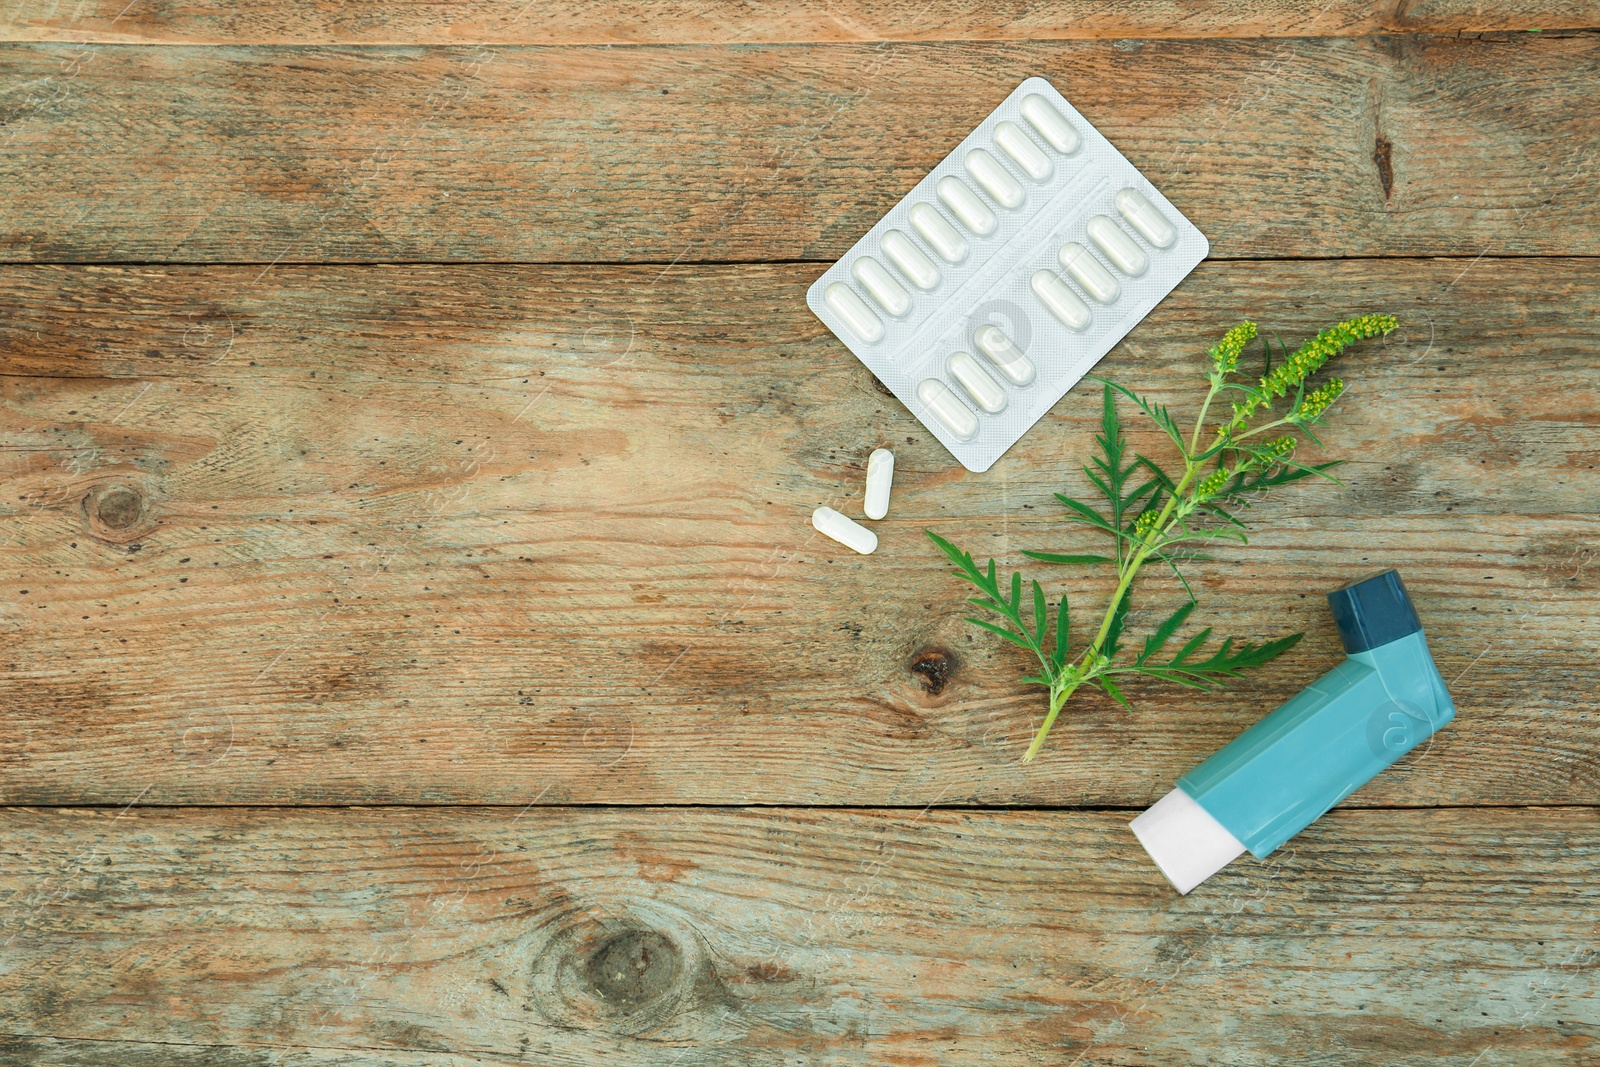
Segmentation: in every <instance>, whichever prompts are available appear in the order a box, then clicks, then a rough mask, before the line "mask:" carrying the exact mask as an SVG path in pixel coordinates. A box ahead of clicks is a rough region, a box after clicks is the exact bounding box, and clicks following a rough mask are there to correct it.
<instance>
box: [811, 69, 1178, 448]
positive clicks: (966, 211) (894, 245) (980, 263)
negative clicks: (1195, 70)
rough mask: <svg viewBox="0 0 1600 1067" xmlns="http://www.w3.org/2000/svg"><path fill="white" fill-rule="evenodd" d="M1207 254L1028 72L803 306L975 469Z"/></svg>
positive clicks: (1174, 213) (1140, 178)
mask: <svg viewBox="0 0 1600 1067" xmlns="http://www.w3.org/2000/svg"><path fill="white" fill-rule="evenodd" d="M1208 249H1209V245H1208V243H1207V242H1206V238H1205V235H1204V234H1202V233H1201V232H1200V231H1199V230H1198V229H1196V228H1195V226H1194V224H1193V223H1191V222H1190V221H1189V220H1188V219H1186V218H1184V217H1183V215H1182V214H1180V213H1179V212H1178V210H1177V208H1175V207H1173V206H1172V204H1171V203H1169V202H1168V201H1167V198H1166V197H1164V196H1162V195H1161V193H1160V192H1159V191H1158V190H1157V189H1156V187H1155V186H1153V185H1151V184H1150V182H1148V181H1146V180H1145V177H1144V175H1142V174H1140V173H1139V171H1138V170H1137V169H1136V168H1135V167H1134V166H1133V164H1131V163H1129V162H1128V161H1127V160H1126V159H1124V158H1123V156H1122V153H1120V152H1118V151H1117V150H1116V149H1115V148H1113V147H1112V146H1111V142H1110V141H1108V140H1106V139H1105V138H1104V137H1103V136H1101V134H1100V132H1099V131H1098V130H1096V129H1095V128H1094V127H1093V126H1091V125H1090V124H1089V122H1088V121H1087V120H1086V119H1085V118H1084V117H1083V116H1082V115H1080V114H1078V112H1077V111H1076V110H1075V109H1074V108H1073V107H1072V105H1071V104H1069V103H1067V101H1066V99H1065V98H1064V97H1062V95H1061V94H1060V93H1058V92H1056V90H1055V88H1054V87H1053V86H1052V85H1051V84H1050V83H1049V82H1047V81H1045V80H1044V79H1043V78H1029V79H1028V80H1027V81H1025V82H1023V83H1022V84H1021V85H1019V86H1018V87H1017V88H1016V89H1015V90H1014V91H1013V92H1012V93H1011V95H1010V96H1008V97H1006V99H1005V101H1004V102H1003V103H1001V104H1000V106H999V107H997V108H995V109H994V111H993V112H991V113H990V115H989V117H988V118H986V119H984V120H983V122H982V123H980V124H979V125H978V128H977V129H975V130H973V131H972V133H970V134H969V135H968V136H967V137H966V139H965V140H963V141H962V142H961V144H959V145H958V146H957V147H956V149H955V151H953V152H951V153H950V154H949V155H948V156H946V157H945V158H944V160H943V161H942V162H940V164H939V165H938V166H936V167H934V168H933V170H932V171H930V172H929V173H928V176H927V177H925V178H923V179H922V181H920V182H918V183H917V185H916V187H915V188H913V189H912V190H911V192H910V193H909V194H907V195H906V197H905V199H903V200H901V201H900V203H898V204H896V205H895V206H894V207H893V208H891V209H890V211H889V213H888V214H887V215H885V216H884V217H883V218H881V219H879V220H878V222H877V224H876V225H875V226H873V227H872V229H870V230H868V231H867V234H866V236H865V237H863V238H861V240H859V241H857V242H856V243H855V246H854V247H852V248H851V249H850V251H849V252H847V253H846V254H845V256H844V258H843V259H841V260H839V261H838V262H837V263H835V264H833V266H831V267H829V268H828V270H827V271H826V272H825V273H824V274H823V275H822V277H820V278H818V279H817V280H816V282H815V283H813V284H812V286H811V288H810V289H809V290H808V291H807V293H806V302H807V303H808V304H809V305H810V307H811V310H812V311H814V312H815V313H816V315H817V317H818V318H820V319H821V320H822V321H823V322H824V323H825V324H826V325H827V326H828V328H829V329H830V330H832V331H833V332H834V333H835V334H837V335H838V337H839V339H840V340H842V341H843V342H844V343H845V344H846V345H847V346H848V347H849V349H850V351H852V352H854V353H855V354H856V356H857V358H859V359H860V360H861V362H863V363H865V364H866V365H867V367H868V368H870V369H871V371H872V373H874V374H875V375H877V376H878V379H879V380H880V381H881V382H883V384H884V385H886V386H888V387H889V388H890V389H891V390H893V391H894V394H895V396H897V397H899V398H900V400H901V401H902V402H903V403H904V404H905V405H906V406H907V407H908V408H910V409H911V412H912V414H914V415H916V417H917V418H918V419H919V420H921V422H922V424H923V425H924V426H926V427H927V428H928V429H929V430H930V431H931V432H932V433H933V435H934V436H935V437H937V438H938V439H939V440H940V442H941V443H943V444H944V446H945V447H946V448H948V449H949V450H950V452H951V454H952V455H954V456H955V457H956V459H958V460H960V461H961V463H962V465H963V466H965V467H966V468H967V469H968V470H972V471H985V470H988V469H989V467H990V466H992V465H993V464H994V461H995V460H997V459H999V458H1000V456H1001V454H1002V453H1004V452H1005V450H1006V449H1008V448H1010V447H1011V446H1012V444H1014V443H1015V442H1016V440H1017V439H1018V438H1019V437H1021V436H1022V435H1023V434H1024V433H1026V432H1027V431H1028V428H1029V427H1030V426H1032V425H1033V424H1034V423H1035V422H1037V421H1038V420H1039V418H1040V417H1041V416H1042V415H1044V413H1045V412H1046V411H1048V410H1050V407H1051V405H1053V404H1054V403H1055V402H1056V401H1057V400H1059V399H1061V397H1062V395H1064V394H1065V393H1066V391H1067V390H1068V389H1070V388H1072V386H1073V385H1075V384H1076V383H1077V382H1078V380H1079V379H1080V378H1082V377H1083V376H1084V375H1085V374H1086V373H1088V371H1089V369H1090V368H1091V367H1093V366H1094V365H1095V364H1096V363H1097V362H1099V360H1100V358H1101V357H1102V356H1104V355H1105V354H1106V353H1107V352H1108V351H1110V349H1111V348H1112V346H1114V345H1115V344H1116V343H1117V342H1118V341H1120V340H1121V339H1122V338H1123V336H1124V335H1125V334H1127V332H1128V331H1129V330H1131V329H1133V327H1134V326H1135V325H1136V324H1137V323H1138V322H1139V320H1140V319H1142V318H1144V317H1145V315H1147V314H1149V313H1150V310H1151V309H1152V308H1154V307H1155V306H1156V305H1157V304H1158V303H1160V302H1161V300H1162V299H1163V298H1164V297H1165V296H1166V295H1167V294H1168V293H1169V292H1171V291H1172V289H1173V287H1174V286H1176V285H1177V284H1178V282H1180V281H1182V280H1183V278H1184V276H1185V275H1187V274H1188V273H1189V272H1190V271H1191V270H1193V269H1194V268H1195V266H1196V265H1197V264H1198V263H1199V262H1200V261H1201V260H1202V259H1204V258H1205V257H1206V252H1207V250H1208Z"/></svg>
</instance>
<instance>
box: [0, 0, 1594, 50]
mask: <svg viewBox="0 0 1600 1067" xmlns="http://www.w3.org/2000/svg"><path fill="white" fill-rule="evenodd" d="M1596 26H1600V6H1597V5H1596V4H1594V3H1593V2H1592V0H1500V2H1497V3H1494V4H1482V3H1477V2H1474V0H1423V2H1418V3H1403V4H1391V5H1385V6H1383V7H1381V8H1379V7H1374V6H1373V5H1370V4H1359V3H1354V2H1351V0H1332V2H1316V0H1269V2H1259V0H1258V2H1253V3H1248V4H1238V3H1232V4H1230V3H1220V2H1217V0H1207V2H1188V3H1175V2H1171V0H1165V2H1159V3H1140V4H1118V5H1107V4H1095V3H1089V2H1087V0H1071V2H1065V3H1061V2H1057V3H1042V2H1038V0H1008V2H1000V3H995V2H986V3H977V2H974V0H932V2H923V0H849V2H844V3H840V2H830V3H828V4H825V5H823V4H799V3H794V4H790V3H782V4H779V3H750V2H734V0H713V2H708V3H699V4H693V5H686V4H680V3H670V2H663V0H636V2H632V3H606V4H595V3H584V2H577V0H565V2H559V0H545V2H540V3H537V4H535V3H530V2H529V0H454V2H451V3H416V2H413V0H382V2H372V3H363V4H360V5H330V4H324V3H314V2H311V0H248V2H239V3H229V4H224V5H217V6H211V7H201V6H197V5H194V4H184V3H177V2H175V0H146V2H141V3H138V4H131V5H130V4H128V3H126V2H125V0H42V2H38V3H27V4H20V3H19V4H15V5H13V6H12V8H11V10H9V11H0V40H4V41H64V42H74V43H76V42H107V43H126V44H300V45H304V44H374V45H376V44H384V45H387V44H400V45H418V44H446V45H450V44H455V45H459V44H493V45H517V44H528V45H573V44H610V45H632V44H767V43H777V44H796V43H808V42H855V41H882V40H896V41H950V40H1035V41H1043V40H1085V39H1089V40H1092V39H1099V38H1111V39H1115V38H1133V37H1138V38H1146V39H1149V38H1163V37H1181V38H1190V37H1311V36H1316V37H1343V36H1353V35H1358V34H1372V33H1479V32H1494V31H1507V30H1558V29H1583V28H1592V27H1596Z"/></svg>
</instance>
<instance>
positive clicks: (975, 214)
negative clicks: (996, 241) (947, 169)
mask: <svg viewBox="0 0 1600 1067" xmlns="http://www.w3.org/2000/svg"><path fill="white" fill-rule="evenodd" d="M938 190H939V199H940V200H941V201H943V202H944V206H945V207H947V208H949V209H950V211H951V213H952V214H954V215H955V217H956V218H957V219H958V220H960V222H961V225H963V226H965V227H966V228H967V229H969V230H971V231H972V232H973V233H975V234H977V235H978V236H979V237H987V236H989V235H990V234H991V233H993V232H994V228H995V225H996V219H995V217H994V212H992V211H990V210H989V205H988V204H985V203H984V202H983V201H982V200H979V199H978V194H977V193H975V192H973V191H972V190H971V189H969V188H967V184H966V183H965V182H963V181H962V180H961V179H960V178H951V177H948V176H946V177H943V178H940V179H939V185H938Z"/></svg>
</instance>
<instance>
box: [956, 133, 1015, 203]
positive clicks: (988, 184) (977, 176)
mask: <svg viewBox="0 0 1600 1067" xmlns="http://www.w3.org/2000/svg"><path fill="white" fill-rule="evenodd" d="M967 173H968V174H970V175H972V177H973V180H974V181H976V182H977V183H978V184H979V185H981V186H983V191H984V192H986V193H988V194H989V196H990V197H992V198H993V199H994V202H995V203H997V204H999V205H1000V206H1001V207H1003V208H1006V209H1007V210H1009V211H1015V210H1016V209H1017V208H1019V207H1021V206H1022V183H1020V182H1018V181H1017V179H1015V178H1013V177H1012V176H1011V172H1010V171H1009V170H1006V168H1004V167H1002V166H1001V165H1000V161H999V160H998V159H995V158H994V157H993V156H991V155H990V154H989V153H987V152H985V151H984V150H983V149H981V148H974V149H973V150H972V151H970V152H968V153H967Z"/></svg>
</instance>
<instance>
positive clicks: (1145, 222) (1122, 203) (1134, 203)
mask: <svg viewBox="0 0 1600 1067" xmlns="http://www.w3.org/2000/svg"><path fill="white" fill-rule="evenodd" d="M1117 210H1118V211H1120V212H1122V217H1123V218H1125V219H1127V220H1128V223H1129V225H1131V226H1132V227H1133V228H1134V229H1136V230H1138V231H1139V232H1140V233H1141V234H1143V235H1144V239H1145V240H1146V241H1149V242H1150V243H1151V244H1153V245H1155V246H1156V247H1157V248H1170V247H1171V246H1172V242H1173V241H1175V240H1177V239H1178V231H1177V230H1175V229H1173V228H1172V223H1170V222H1168V221H1167V217H1166V216H1165V215H1163V214H1161V212H1160V211H1159V210H1157V208H1156V206H1155V205H1154V204H1152V203H1151V202H1150V201H1148V200H1146V199H1145V198H1144V194H1142V193H1140V192H1139V190H1137V189H1124V190H1122V192H1120V193H1118V194H1117Z"/></svg>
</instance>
